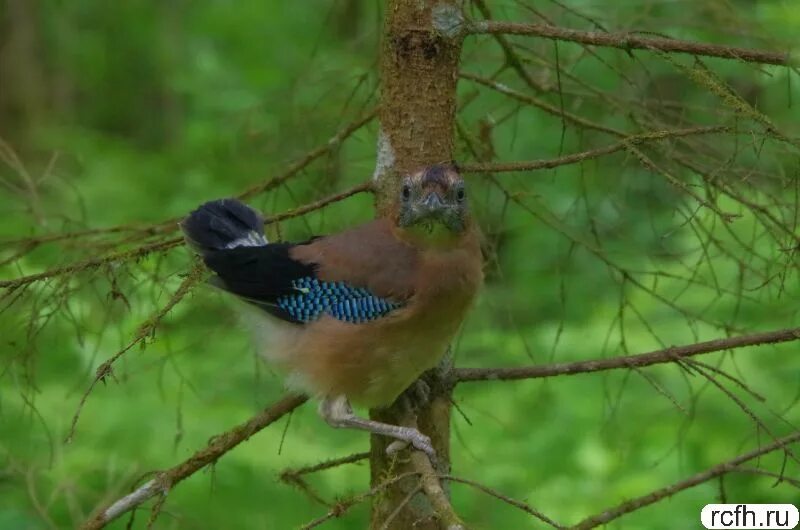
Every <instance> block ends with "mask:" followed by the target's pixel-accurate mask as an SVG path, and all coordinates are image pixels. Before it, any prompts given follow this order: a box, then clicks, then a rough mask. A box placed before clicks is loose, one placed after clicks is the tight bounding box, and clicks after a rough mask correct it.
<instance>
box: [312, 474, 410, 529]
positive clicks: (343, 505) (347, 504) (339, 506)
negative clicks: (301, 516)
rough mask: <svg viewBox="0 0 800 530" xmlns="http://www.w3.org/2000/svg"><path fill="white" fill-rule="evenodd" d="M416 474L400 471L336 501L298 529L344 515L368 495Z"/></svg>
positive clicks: (370, 495)
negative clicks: (365, 489)
mask: <svg viewBox="0 0 800 530" xmlns="http://www.w3.org/2000/svg"><path fill="white" fill-rule="evenodd" d="M416 474H417V473H415V472H410V473H400V474H399V475H397V476H394V477H391V478H388V479H387V480H385V481H384V482H381V483H380V484H378V485H377V486H375V487H373V488H371V489H370V490H369V491H365V492H363V493H360V494H358V495H354V496H352V497H349V498H347V499H343V500H340V501H339V502H337V503H336V504H335V505H334V506H333V508H331V510H330V511H329V512H328V513H326V514H325V515H323V516H321V517H317V518H316V519H314V520H313V521H310V522H309V523H306V524H304V525H303V526H301V527H300V530H311V529H312V528H316V527H318V526H319V525H321V524H322V523H324V522H326V521H329V520H331V519H335V518H337V517H341V516H342V515H344V513H345V512H347V511H348V510H349V509H350V508H352V507H353V506H355V505H357V504H359V503H360V502H363V501H364V500H366V499H368V498H370V497H373V496H374V495H376V494H378V493H380V492H381V491H383V490H385V489H386V488H388V487H389V486H391V485H392V484H396V483H397V482H400V481H401V480H405V479H406V478H408V477H412V476H415V475H416Z"/></svg>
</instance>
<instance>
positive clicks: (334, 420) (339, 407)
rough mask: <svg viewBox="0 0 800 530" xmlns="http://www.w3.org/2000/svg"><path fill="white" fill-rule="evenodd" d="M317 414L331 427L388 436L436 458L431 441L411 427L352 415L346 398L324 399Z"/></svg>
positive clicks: (351, 409)
mask: <svg viewBox="0 0 800 530" xmlns="http://www.w3.org/2000/svg"><path fill="white" fill-rule="evenodd" d="M319 413H320V416H322V418H323V419H324V420H325V421H326V422H328V424H329V425H330V426H332V427H344V428H348V429H359V430H362V431H367V432H371V433H374V434H380V435H382V436H389V437H390V438H396V439H397V440H402V441H403V442H405V443H406V444H409V443H410V444H411V445H413V446H414V447H415V448H417V449H418V450H420V451H423V452H425V453H427V455H428V456H429V457H430V458H431V459H435V458H436V451H434V450H433V445H432V444H431V439H430V438H428V437H427V436H425V435H424V434H422V433H421V432H419V430H417V429H415V428H413V427H403V426H400V425H391V424H389V423H382V422H380V421H374V420H369V419H367V418H361V417H359V416H356V415H355V414H354V413H353V408H352V407H351V406H350V402H349V401H347V397H346V396H336V397H326V398H325V399H323V400H322V402H321V403H320V404H319Z"/></svg>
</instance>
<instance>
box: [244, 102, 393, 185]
mask: <svg viewBox="0 0 800 530" xmlns="http://www.w3.org/2000/svg"><path fill="white" fill-rule="evenodd" d="M377 114H378V111H377V109H374V110H372V111H371V112H369V113H367V114H365V115H364V116H363V117H362V118H359V119H358V120H356V121H354V122H353V123H351V124H349V125H347V126H346V127H345V128H343V129H341V130H340V131H339V132H337V133H336V134H334V135H333V136H332V137H331V138H330V139H329V140H328V141H327V142H325V143H324V144H321V145H319V146H317V147H315V148H314V149H312V150H311V151H309V152H308V153H306V154H305V155H304V156H303V157H302V158H300V159H299V160H297V161H296V162H293V163H292V164H291V165H290V166H289V167H288V168H287V169H286V170H285V171H284V172H283V173H281V174H280V175H278V176H277V177H273V178H271V179H269V180H267V181H265V182H261V183H259V184H256V185H255V186H251V187H250V188H248V189H246V190H244V191H243V192H241V193H239V194H238V195H236V198H238V199H249V198H250V197H253V196H255V195H258V194H260V193H264V192H265V191H269V190H272V189H275V188H277V187H278V186H280V185H281V184H283V183H284V182H286V181H287V180H289V179H290V178H292V177H293V176H295V175H296V174H297V173H299V172H300V171H302V170H303V169H304V168H305V167H306V166H308V165H309V164H310V163H311V162H313V161H314V160H316V159H317V158H319V157H321V156H323V155H325V154H327V153H328V152H330V151H331V149H332V148H334V147H337V146H338V145H339V144H341V143H342V141H343V140H344V139H345V138H347V137H348V136H350V135H352V134H353V133H354V132H356V131H357V130H359V129H361V128H362V127H363V126H364V125H366V124H368V123H369V122H371V121H372V120H373V119H374V118H375V116H376V115H377Z"/></svg>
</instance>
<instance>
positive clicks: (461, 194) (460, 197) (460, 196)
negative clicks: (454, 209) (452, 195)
mask: <svg viewBox="0 0 800 530" xmlns="http://www.w3.org/2000/svg"><path fill="white" fill-rule="evenodd" d="M466 198H467V192H466V191H464V188H458V191H457V192H456V199H457V200H458V202H461V201H463V200H464V199H466Z"/></svg>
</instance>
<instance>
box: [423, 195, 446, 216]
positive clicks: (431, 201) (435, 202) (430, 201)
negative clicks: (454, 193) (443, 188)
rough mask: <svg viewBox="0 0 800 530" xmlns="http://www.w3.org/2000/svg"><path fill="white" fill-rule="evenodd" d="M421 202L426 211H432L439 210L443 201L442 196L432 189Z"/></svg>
mask: <svg viewBox="0 0 800 530" xmlns="http://www.w3.org/2000/svg"><path fill="white" fill-rule="evenodd" d="M421 204H422V206H423V207H424V208H425V210H426V212H427V213H433V212H436V211H438V210H440V209H441V208H442V206H444V201H442V198H441V197H440V196H439V194H438V193H436V192H435V191H432V192H430V193H429V194H428V195H427V197H425V198H424V199H423V200H422V202H421Z"/></svg>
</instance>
